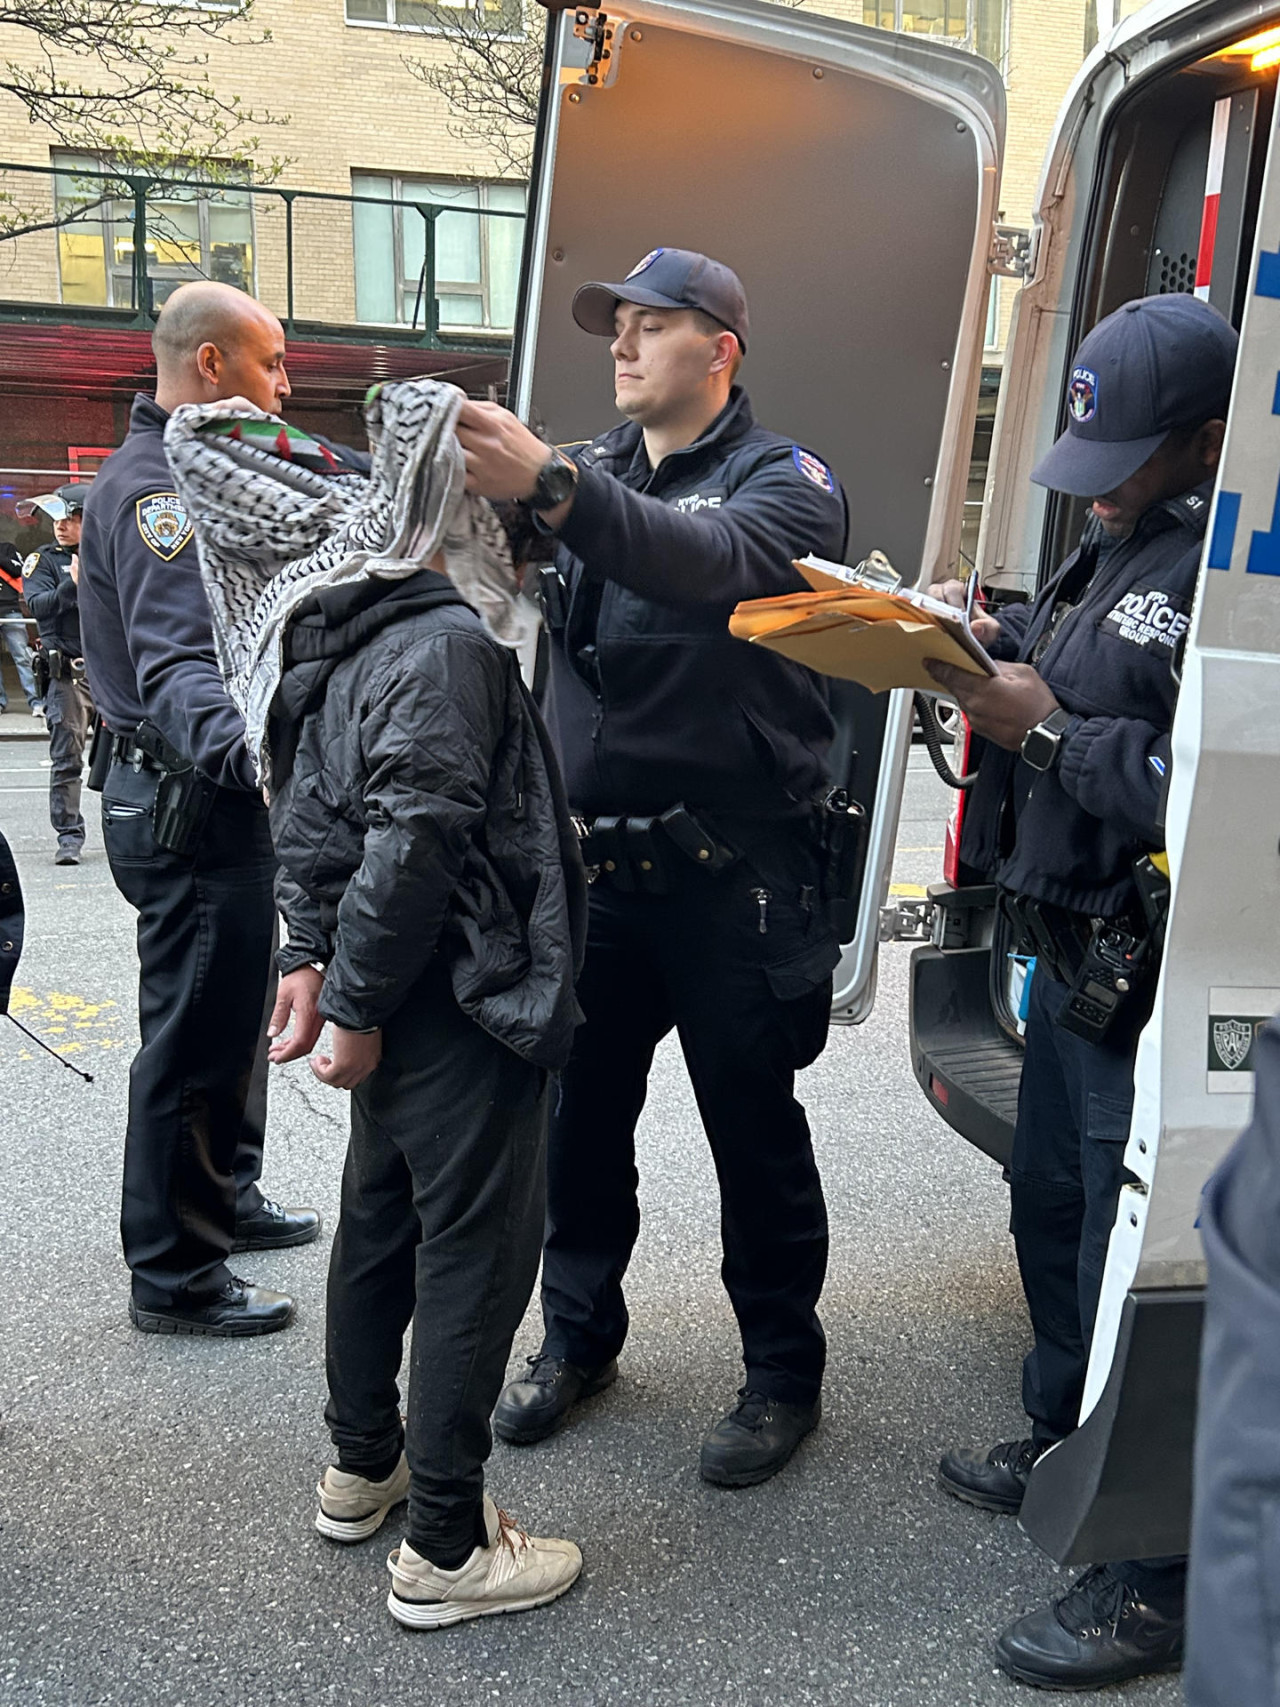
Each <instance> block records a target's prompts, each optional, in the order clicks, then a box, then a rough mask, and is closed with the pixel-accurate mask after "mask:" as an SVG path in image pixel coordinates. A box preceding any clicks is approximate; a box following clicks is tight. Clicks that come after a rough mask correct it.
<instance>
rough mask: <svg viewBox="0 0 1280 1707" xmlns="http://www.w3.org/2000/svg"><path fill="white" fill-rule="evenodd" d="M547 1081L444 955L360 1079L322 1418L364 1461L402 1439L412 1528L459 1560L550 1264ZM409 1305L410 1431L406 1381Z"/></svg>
mask: <svg viewBox="0 0 1280 1707" xmlns="http://www.w3.org/2000/svg"><path fill="white" fill-rule="evenodd" d="M547 1084H548V1078H547V1074H546V1073H545V1072H544V1071H543V1070H542V1069H541V1068H538V1067H533V1066H531V1065H530V1064H529V1063H528V1062H527V1061H524V1060H522V1059H521V1058H520V1057H519V1056H518V1055H516V1054H514V1053H513V1052H512V1051H511V1050H510V1049H508V1048H507V1047H506V1045H505V1044H502V1043H499V1042H498V1041H497V1040H496V1039H495V1038H492V1037H490V1036H489V1034H488V1033H487V1032H485V1031H482V1030H481V1028H480V1027H479V1026H478V1025H476V1024H475V1023H474V1022H473V1021H472V1020H470V1019H468V1018H467V1017H466V1015H465V1014H463V1013H462V1011H461V1010H460V1009H459V1007H458V1004H457V1002H456V1001H455V1000H454V996H453V990H452V988H451V987H450V984H449V978H448V974H447V971H445V970H443V969H441V968H432V969H429V970H428V972H427V973H426V975H425V976H424V977H423V978H421V979H420V980H419V982H418V983H417V984H416V985H415V986H414V988H413V990H412V991H411V992H410V994H409V996H408V998H407V999H406V1001H405V1002H404V1003H403V1005H402V1006H401V1007H400V1008H399V1009H398V1010H397V1011H396V1013H395V1014H394V1015H393V1016H392V1017H391V1019H390V1020H388V1021H387V1023H386V1024H385V1025H384V1026H383V1029H382V1061H381V1063H380V1065H379V1066H378V1068H377V1070H376V1071H375V1072H374V1073H373V1074H371V1075H370V1077H369V1078H368V1079H367V1080H366V1081H365V1082H364V1084H362V1085H360V1086H359V1087H358V1088H357V1089H356V1090H355V1091H353V1092H352V1094H351V1142H350V1144H349V1146H348V1148H347V1160H346V1166H345V1169H344V1171H343V1176H342V1209H341V1214H340V1217H339V1220H338V1228H337V1231H336V1233H335V1234H334V1239H333V1252H332V1256H331V1258H330V1262H329V1292H328V1311H327V1333H326V1365H327V1373H328V1381H329V1403H328V1407H327V1409H326V1411H325V1420H326V1422H327V1423H328V1425H329V1432H330V1434H331V1436H332V1438H333V1442H334V1445H335V1447H336V1448H337V1452H338V1462H339V1464H340V1466H341V1467H342V1468H343V1469H345V1470H350V1471H354V1472H355V1473H357V1474H363V1475H367V1474H369V1473H371V1472H372V1473H374V1474H376V1475H378V1476H382V1475H385V1474H387V1473H388V1471H389V1468H390V1466H391V1464H393V1463H394V1461H395V1459H396V1458H397V1457H398V1456H399V1453H400V1446H401V1440H402V1439H403V1441H404V1447H405V1452H406V1455H407V1457H408V1460H409V1472H410V1478H411V1479H410V1490H409V1527H408V1536H409V1541H410V1543H411V1545H412V1546H413V1547H414V1548H415V1549H416V1550H417V1551H418V1552H419V1553H421V1554H422V1555H423V1557H425V1558H428V1559H430V1560H432V1561H433V1562H442V1561H443V1562H446V1563H447V1564H448V1565H454V1564H458V1563H461V1561H462V1559H463V1558H464V1557H465V1556H466V1554H467V1553H469V1552H470V1551H471V1548H472V1547H473V1546H475V1545H476V1543H477V1541H481V1540H483V1539H484V1532H483V1528H482V1523H481V1512H482V1498H483V1493H484V1464H485V1460H486V1459H487V1458H488V1456H489V1452H490V1449H491V1447H492V1444H493V1440H492V1436H491V1434H490V1430H489V1416H490V1413H491V1412H492V1410H493V1407H494V1405H495V1404H496V1403H497V1399H498V1394H499V1392H500V1391H501V1389H502V1382H503V1377H504V1375H505V1373H506V1367H507V1359H508V1358H509V1356H510V1355H511V1342H512V1339H513V1338H514V1336H515V1331H516V1329H517V1327H518V1326H519V1325H520V1318H521V1317H522V1316H523V1315H524V1312H525V1307H526V1306H527V1304H528V1302H529V1299H530V1296H531V1295H532V1292H533V1283H534V1281H535V1279H536V1278H537V1273H538V1251H539V1247H540V1245H541V1243H542V1221H543V1210H544V1204H545V1185H546V1135H547V1104H548V1090H547ZM411 1321H412V1323H413V1342H412V1351H411V1368H410V1377H409V1403H408V1423H407V1428H405V1429H402V1427H401V1422H400V1408H399V1406H400V1394H399V1390H398V1387H397V1385H396V1380H397V1376H398V1374H399V1370H400V1364H401V1359H402V1357H403V1354H404V1335H405V1330H406V1328H407V1327H408V1326H409V1323H410V1322H411Z"/></svg>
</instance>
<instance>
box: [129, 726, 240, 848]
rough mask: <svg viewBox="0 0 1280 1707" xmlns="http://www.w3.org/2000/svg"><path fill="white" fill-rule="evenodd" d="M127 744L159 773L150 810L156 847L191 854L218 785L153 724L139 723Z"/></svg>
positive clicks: (207, 815)
mask: <svg viewBox="0 0 1280 1707" xmlns="http://www.w3.org/2000/svg"><path fill="white" fill-rule="evenodd" d="M125 741H126V742H128V743H131V744H132V746H133V747H134V748H135V749H137V750H138V751H139V752H141V753H142V754H143V755H144V756H145V757H146V758H147V759H149V760H150V761H151V764H152V767H153V768H154V769H155V770H157V771H159V773H160V780H159V782H158V784H157V785H156V798H155V804H154V805H153V806H152V808H151V823H152V833H153V834H154V836H155V840H156V846H157V847H161V848H164V849H165V850H166V851H167V852H168V853H174V854H189V853H190V852H191V851H192V849H193V848H194V847H195V845H196V843H197V842H198V841H199V840H200V832H201V831H202V830H203V829H204V826H205V823H206V821H207V819H208V817H209V813H210V810H211V809H212V807H213V802H214V799H215V797H216V795H217V791H218V790H217V784H216V783H214V782H211V781H210V780H209V778H208V777H207V776H205V774H204V772H203V771H199V770H197V769H196V767H195V765H194V764H193V763H192V762H191V760H190V759H189V758H187V757H186V755H185V754H184V753H180V752H179V751H178V749H177V748H176V747H175V746H173V745H172V744H171V743H170V742H169V741H168V740H166V739H165V737H164V735H162V734H161V732H160V730H159V729H157V728H156V726H155V724H154V723H145V722H144V723H140V724H139V725H138V727H137V728H136V729H135V730H134V732H133V734H132V735H131V736H128V737H126V738H125Z"/></svg>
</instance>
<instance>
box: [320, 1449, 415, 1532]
mask: <svg viewBox="0 0 1280 1707" xmlns="http://www.w3.org/2000/svg"><path fill="white" fill-rule="evenodd" d="M316 1492H317V1493H318V1494H319V1496H320V1509H319V1510H318V1511H317V1512H316V1528H317V1529H318V1530H319V1531H320V1533H321V1535H323V1536H325V1537H327V1539H328V1540H330V1541H367V1540H368V1539H369V1537H370V1536H371V1535H372V1534H373V1532H374V1530H375V1529H379V1528H381V1526H382V1522H383V1519H384V1518H385V1517H386V1515H387V1513H388V1512H389V1511H390V1510H391V1508H392V1506H393V1505H399V1504H400V1501H401V1500H403V1499H407V1498H408V1495H409V1461H408V1459H407V1458H406V1457H405V1455H404V1453H403V1452H402V1453H401V1454H400V1462H399V1463H398V1464H397V1465H396V1467H395V1469H394V1470H393V1471H392V1472H391V1474H390V1475H389V1476H388V1477H386V1479H385V1480H384V1481H381V1482H371V1481H369V1479H368V1477H366V1476H353V1475H350V1474H349V1473H348V1472H347V1471H346V1470H338V1469H335V1468H334V1466H333V1465H332V1464H330V1466H329V1468H328V1469H327V1470H326V1471H325V1473H324V1475H323V1476H322V1477H321V1478H320V1481H319V1482H318V1483H317V1485H316Z"/></svg>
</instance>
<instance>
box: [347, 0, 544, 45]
mask: <svg viewBox="0 0 1280 1707" xmlns="http://www.w3.org/2000/svg"><path fill="white" fill-rule="evenodd" d="M347 3H348V0H343V6H342V20H343V23H345V24H346V26H347V28H348V29H349V30H392V31H395V32H396V33H398V34H400V35H417V36H440V37H441V38H443V39H446V40H448V39H453V38H455V37H458V36H467V35H471V34H472V33H478V31H476V30H475V26H477V25H479V26H483V25H484V24H485V22H486V20H485V10H486V7H485V0H471V4H470V11H471V16H472V26H471V27H470V28H469V27H468V26H467V25H466V24H458V25H457V26H455V27H453V28H451V27H450V26H449V25H448V24H443V23H441V24H402V23H400V21H399V20H398V19H397V17H396V15H395V14H396V9H397V7H398V6H399V5H400V3H401V0H383V4H384V6H385V8H386V13H387V16H386V18H385V19H382V18H353V17H351V16H350V15H349V13H348V12H347ZM410 3H412V0H410ZM428 3H430V0H428ZM514 3H515V0H513V5H514ZM458 10H459V11H460V10H461V7H459V8H458ZM519 12H520V19H519V23H518V24H513V25H511V26H510V27H507V28H500V27H497V26H495V27H494V28H493V29H492V31H491V32H490V33H491V34H492V36H493V38H494V39H495V40H497V41H520V40H522V39H523V37H524V36H525V34H526V33H527V32H526V30H525V27H524V7H523V6H520V7H519Z"/></svg>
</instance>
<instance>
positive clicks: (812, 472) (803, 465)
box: [791, 445, 836, 492]
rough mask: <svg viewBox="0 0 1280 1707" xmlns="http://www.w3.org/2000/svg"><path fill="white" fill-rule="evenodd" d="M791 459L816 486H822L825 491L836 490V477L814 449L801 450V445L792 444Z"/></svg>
mask: <svg viewBox="0 0 1280 1707" xmlns="http://www.w3.org/2000/svg"><path fill="white" fill-rule="evenodd" d="M791 460H792V462H794V463H795V465H796V467H797V468H798V469H799V470H800V472H801V474H803V475H804V477H805V479H806V480H812V481H813V483H814V485H815V486H821V488H822V490H823V491H824V492H834V491H835V489H836V477H835V475H834V474H832V472H831V470H830V469H829V468H828V467H827V465H826V463H825V462H823V461H822V459H821V458H820V457H816V456H814V454H813V453H812V451H807V450H801V448H800V446H799V445H792V447H791Z"/></svg>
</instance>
